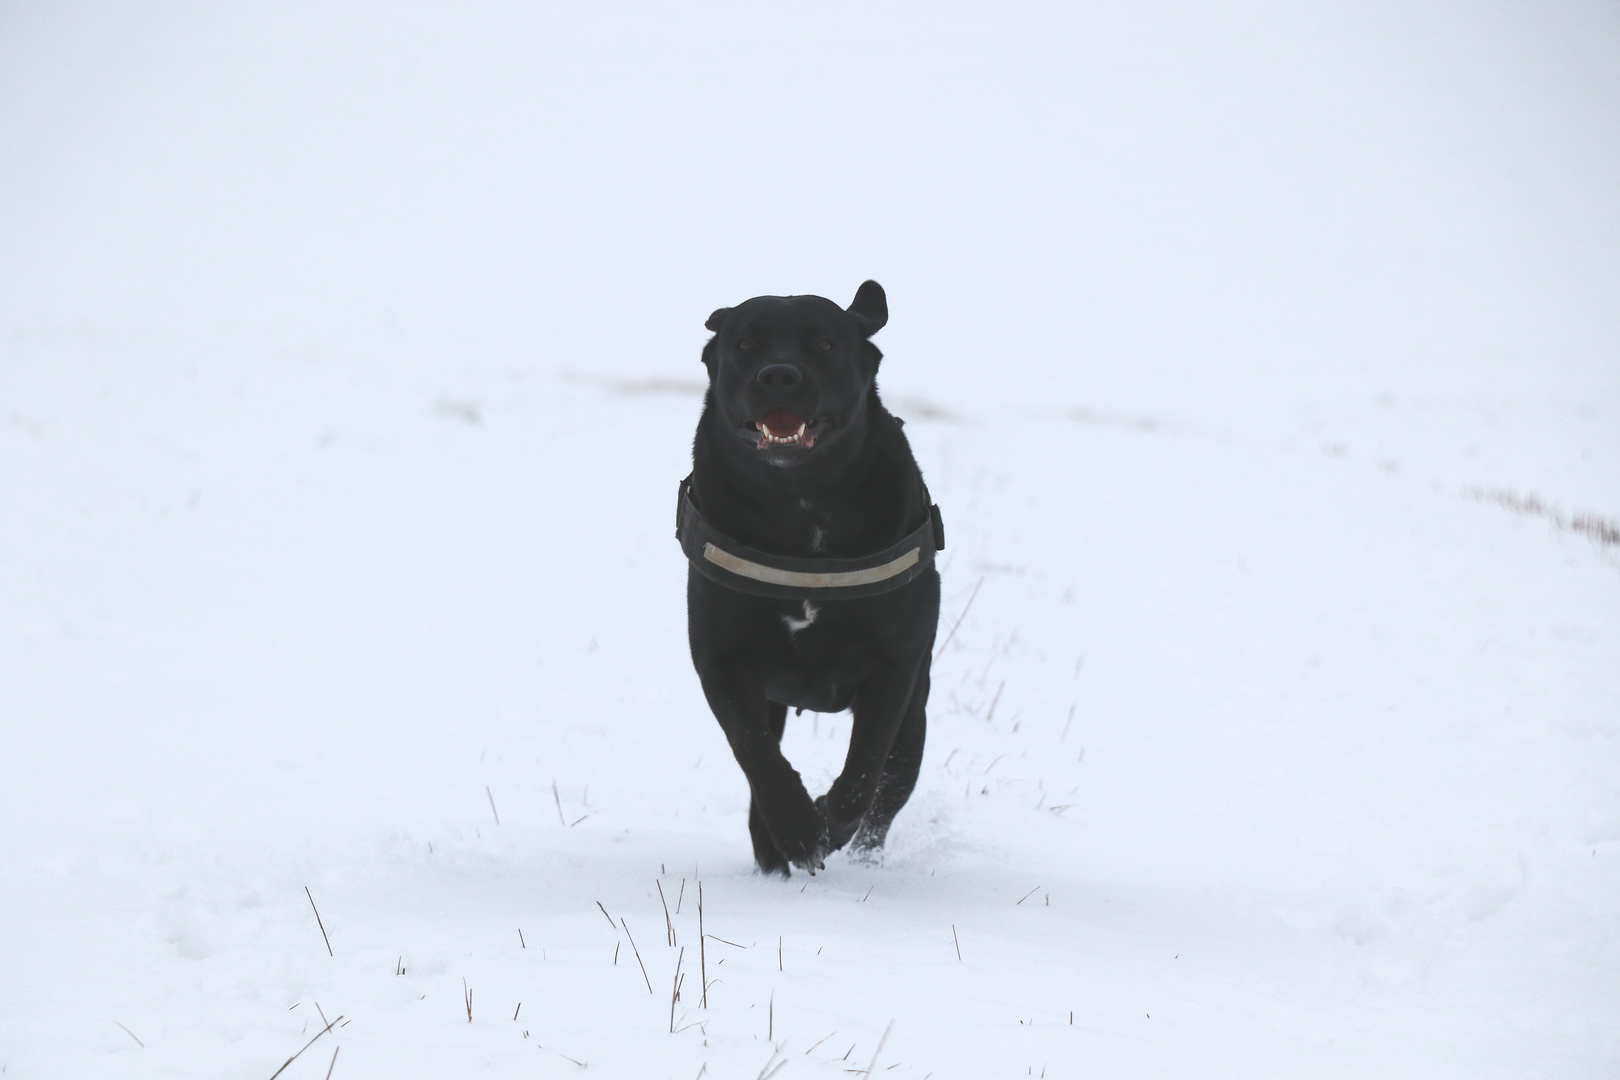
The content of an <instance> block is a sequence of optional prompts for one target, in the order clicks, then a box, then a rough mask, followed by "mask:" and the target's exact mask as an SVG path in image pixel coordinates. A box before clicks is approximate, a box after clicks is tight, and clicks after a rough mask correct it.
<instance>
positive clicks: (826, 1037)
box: [805, 1031, 838, 1056]
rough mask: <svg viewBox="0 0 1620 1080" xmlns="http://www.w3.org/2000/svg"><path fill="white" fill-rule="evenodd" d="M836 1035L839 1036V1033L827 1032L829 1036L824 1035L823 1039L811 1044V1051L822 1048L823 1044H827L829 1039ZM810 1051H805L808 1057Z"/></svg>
mask: <svg viewBox="0 0 1620 1080" xmlns="http://www.w3.org/2000/svg"><path fill="white" fill-rule="evenodd" d="M836 1034H838V1032H836V1031H829V1032H827V1034H825V1035H823V1036H822V1037H821V1038H819V1039H817V1040H816V1041H815V1042H813V1043H811V1044H810V1050H814V1049H815V1048H816V1047H818V1046H820V1045H821V1044H822V1043H824V1042H826V1041H827V1040H828V1039H830V1038H832V1037H833V1036H834V1035H836ZM810 1050H806V1051H805V1054H806V1056H808V1055H809V1053H810Z"/></svg>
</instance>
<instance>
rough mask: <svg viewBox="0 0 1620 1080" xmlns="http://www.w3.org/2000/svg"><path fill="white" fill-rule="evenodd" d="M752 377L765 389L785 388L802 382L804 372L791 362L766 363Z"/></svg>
mask: <svg viewBox="0 0 1620 1080" xmlns="http://www.w3.org/2000/svg"><path fill="white" fill-rule="evenodd" d="M754 378H755V380H757V381H758V382H759V385H761V386H763V387H766V388H767V389H770V390H787V389H789V388H790V387H794V386H798V385H799V384H800V383H801V382H803V381H804V374H803V373H802V372H801V371H800V370H799V369H798V368H796V367H794V366H793V365H792V364H766V365H765V366H764V367H762V368H760V369H759V372H758V374H756V375H755V376H754Z"/></svg>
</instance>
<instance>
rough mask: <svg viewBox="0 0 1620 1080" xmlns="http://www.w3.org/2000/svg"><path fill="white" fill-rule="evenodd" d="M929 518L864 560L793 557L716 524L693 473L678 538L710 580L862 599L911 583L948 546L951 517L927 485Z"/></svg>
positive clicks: (678, 518)
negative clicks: (703, 507) (697, 493)
mask: <svg viewBox="0 0 1620 1080" xmlns="http://www.w3.org/2000/svg"><path fill="white" fill-rule="evenodd" d="M923 500H924V501H925V502H928V520H927V521H925V522H924V523H923V525H922V527H921V528H919V529H917V530H916V531H915V532H913V533H912V534H911V535H910V536H907V537H906V538H905V539H904V540H901V541H900V542H899V543H898V544H894V545H893V546H891V547H886V548H884V549H883V550H882V551H878V552H874V553H873V554H871V555H863V556H861V557H860V558H858V559H790V558H787V557H785V556H782V555H771V554H768V553H766V552H763V551H757V550H755V549H754V548H751V547H748V546H747V545H745V544H739V543H738V542H737V541H735V540H733V539H732V538H731V537H729V536H727V535H726V534H725V533H723V532H720V531H719V530H717V529H716V528H715V527H714V526H712V525H710V524H709V522H708V521H707V520H706V519H705V518H704V516H703V515H702V514H701V513H700V512H699V511H698V506H697V500H696V499H694V498H693V497H692V478H691V477H690V476H688V477H687V478H686V479H685V480H682V481H681V492H680V497H679V501H678V502H677V504H676V509H675V539H677V540H679V541H680V542H681V550H682V551H684V552H685V553H686V557H687V559H688V560H689V561H690V562H691V564H692V567H693V569H695V570H696V571H697V572H698V573H700V574H702V575H703V576H704V577H706V578H708V579H709V580H710V581H713V582H714V583H716V584H718V585H724V586H725V587H726V588H728V589H732V590H734V591H736V592H740V593H747V594H748V595H750V596H768V597H772V598H774V599H777V600H856V599H859V598H861V597H865V596H878V595H881V594H882V593H886V592H893V591H894V590H895V589H898V588H901V587H902V586H905V585H908V584H910V583H911V582H912V581H914V580H915V579H916V578H917V577H918V575H920V574H921V573H922V572H923V571H924V570H927V569H928V567H929V566H931V565H932V564H933V562H934V554H935V553H936V552H938V551H940V550H941V549H943V548H944V547H945V522H944V519H943V518H941V517H940V516H939V507H937V506H935V505H934V504H933V502H932V501H931V500H929V498H928V489H927V488H924V489H923Z"/></svg>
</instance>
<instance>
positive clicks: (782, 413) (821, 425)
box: [754, 409, 827, 450]
mask: <svg viewBox="0 0 1620 1080" xmlns="http://www.w3.org/2000/svg"><path fill="white" fill-rule="evenodd" d="M754 430H755V432H756V441H755V443H754V445H755V446H757V447H758V448H759V449H761V450H764V449H766V448H768V447H773V446H798V447H802V448H804V449H806V450H808V449H810V448H811V447H812V446H814V445H816V436H818V435H820V434H821V433H822V432H823V431H826V430H827V421H825V420H806V419H805V418H804V417H802V416H800V415H798V414H797V413H793V412H789V411H788V410H787V409H772V410H770V411H769V412H767V413H766V414H765V415H764V416H761V417H760V418H759V419H758V420H755V421H754Z"/></svg>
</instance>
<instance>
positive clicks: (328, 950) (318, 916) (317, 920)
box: [304, 885, 336, 956]
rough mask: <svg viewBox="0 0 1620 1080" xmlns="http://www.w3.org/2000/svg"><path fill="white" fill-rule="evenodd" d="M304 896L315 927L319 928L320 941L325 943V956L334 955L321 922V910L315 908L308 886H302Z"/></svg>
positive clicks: (324, 926) (313, 898)
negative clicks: (313, 918)
mask: <svg viewBox="0 0 1620 1080" xmlns="http://www.w3.org/2000/svg"><path fill="white" fill-rule="evenodd" d="M304 895H305V896H308V897H309V910H311V911H313V912H314V913H315V925H316V926H318V927H320V928H321V940H322V941H324V942H326V955H327V956H334V955H336V954H335V953H333V952H332V939H331V938H329V937H327V936H326V924H325V923H323V922H321V909H320V908H318V907H316V906H315V897H314V896H311V895H310V891H309V886H308V885H305V886H304Z"/></svg>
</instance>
